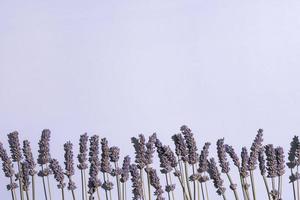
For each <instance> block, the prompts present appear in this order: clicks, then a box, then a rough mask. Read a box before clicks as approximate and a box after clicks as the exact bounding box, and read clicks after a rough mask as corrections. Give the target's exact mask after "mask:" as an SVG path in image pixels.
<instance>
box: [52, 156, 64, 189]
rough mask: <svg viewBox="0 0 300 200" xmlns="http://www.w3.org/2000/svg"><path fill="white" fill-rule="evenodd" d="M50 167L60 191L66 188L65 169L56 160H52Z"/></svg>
mask: <svg viewBox="0 0 300 200" xmlns="http://www.w3.org/2000/svg"><path fill="white" fill-rule="evenodd" d="M49 167H50V169H51V170H52V171H53V174H54V178H55V180H56V181H57V182H58V185H57V187H58V188H59V189H61V188H64V187H65V186H66V184H65V183H64V178H65V176H64V172H63V169H62V168H61V166H60V165H59V163H58V161H57V160H56V159H51V161H50V166H49Z"/></svg>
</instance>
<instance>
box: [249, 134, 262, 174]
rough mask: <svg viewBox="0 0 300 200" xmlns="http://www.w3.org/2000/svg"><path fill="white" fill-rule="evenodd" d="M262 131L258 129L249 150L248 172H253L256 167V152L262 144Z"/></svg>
mask: <svg viewBox="0 0 300 200" xmlns="http://www.w3.org/2000/svg"><path fill="white" fill-rule="evenodd" d="M262 136H263V129H258V131H257V135H256V137H255V139H254V141H253V143H252V146H251V148H250V150H251V152H250V158H249V161H248V168H249V170H255V169H256V165H257V159H258V152H259V150H260V148H261V147H262V142H263V138H262Z"/></svg>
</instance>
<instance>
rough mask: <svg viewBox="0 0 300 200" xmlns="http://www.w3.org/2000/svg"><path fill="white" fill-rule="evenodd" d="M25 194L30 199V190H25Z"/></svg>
mask: <svg viewBox="0 0 300 200" xmlns="http://www.w3.org/2000/svg"><path fill="white" fill-rule="evenodd" d="M25 194H26V199H27V200H29V199H30V198H29V193H28V190H26V191H25Z"/></svg>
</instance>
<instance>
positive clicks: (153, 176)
mask: <svg viewBox="0 0 300 200" xmlns="http://www.w3.org/2000/svg"><path fill="white" fill-rule="evenodd" d="M149 177H150V184H151V185H152V186H153V187H154V188H155V192H154V195H155V196H156V199H157V200H164V197H163V196H162V195H163V193H164V191H163V189H162V186H161V184H160V180H159V177H158V176H157V173H156V170H155V169H153V168H150V169H149Z"/></svg>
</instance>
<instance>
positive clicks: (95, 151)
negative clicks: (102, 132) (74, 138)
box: [88, 135, 101, 200]
mask: <svg viewBox="0 0 300 200" xmlns="http://www.w3.org/2000/svg"><path fill="white" fill-rule="evenodd" d="M89 162H90V169H89V176H90V177H89V181H88V188H89V191H88V193H89V195H90V196H89V199H90V200H92V199H94V197H93V195H94V193H95V192H97V197H98V200H100V194H99V189H98V188H99V187H100V186H101V181H100V179H99V177H98V174H99V171H100V160H99V136H98V135H93V136H92V137H91V138H90V152H89Z"/></svg>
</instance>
